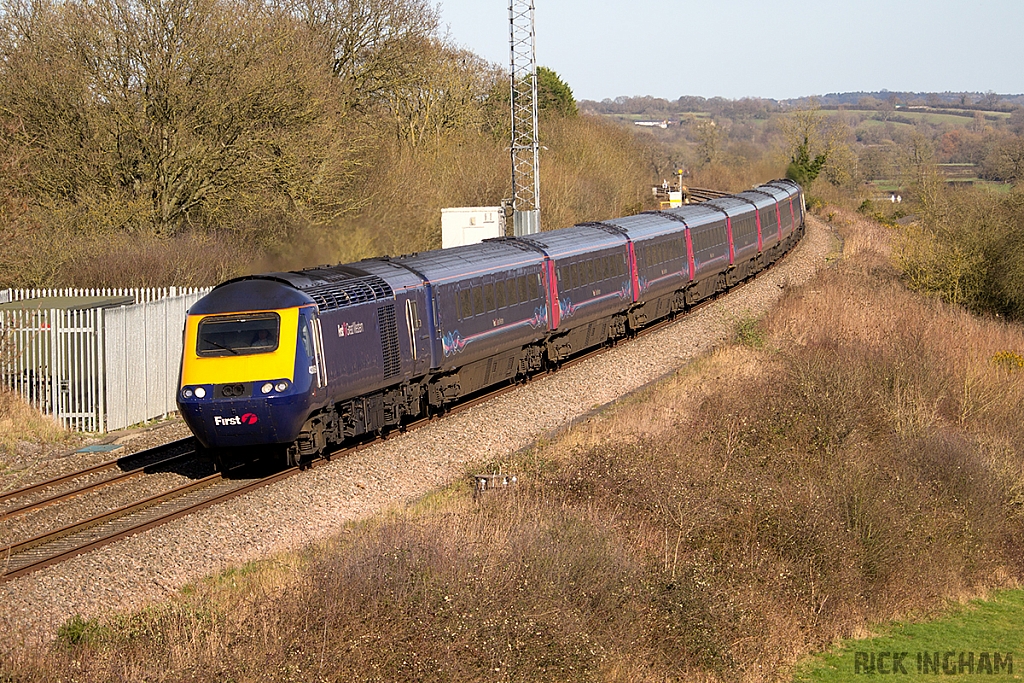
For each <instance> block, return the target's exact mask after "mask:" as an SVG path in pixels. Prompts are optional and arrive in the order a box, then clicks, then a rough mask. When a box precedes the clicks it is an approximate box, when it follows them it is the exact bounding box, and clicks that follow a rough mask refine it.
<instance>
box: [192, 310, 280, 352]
mask: <svg viewBox="0 0 1024 683" xmlns="http://www.w3.org/2000/svg"><path fill="white" fill-rule="evenodd" d="M280 332H281V317H280V316H279V315H278V314H277V313H252V314H248V315H246V314H243V315H221V316H211V317H207V318H203V319H202V320H201V321H200V322H199V333H198V338H197V340H196V354H198V355H200V356H207V357H215V356H247V355H252V354H256V353H270V352H271V351H275V350H277V345H278V341H279V337H280Z"/></svg>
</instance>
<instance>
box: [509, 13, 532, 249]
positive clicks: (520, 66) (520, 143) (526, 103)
mask: <svg viewBox="0 0 1024 683" xmlns="http://www.w3.org/2000/svg"><path fill="white" fill-rule="evenodd" d="M508 18H509V44H510V48H511V49H510V52H511V61H512V73H511V80H512V83H511V86H512V92H511V94H512V226H513V233H514V234H515V235H516V236H517V237H519V236H522V235H532V234H533V233H537V232H540V155H539V150H540V143H539V141H538V137H537V50H536V42H537V35H536V32H535V31H534V19H533V0H509V3H508Z"/></svg>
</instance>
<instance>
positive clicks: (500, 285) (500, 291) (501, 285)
mask: <svg viewBox="0 0 1024 683" xmlns="http://www.w3.org/2000/svg"><path fill="white" fill-rule="evenodd" d="M494 289H495V294H496V295H497V299H498V308H505V281H504V280H498V281H497V282H495V283H494Z"/></svg>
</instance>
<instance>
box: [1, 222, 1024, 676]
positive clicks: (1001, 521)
mask: <svg viewBox="0 0 1024 683" xmlns="http://www.w3.org/2000/svg"><path fill="white" fill-rule="evenodd" d="M833 222H834V224H835V225H836V226H838V227H839V229H840V230H841V232H842V234H843V236H844V237H845V238H846V247H847V250H846V252H845V257H844V258H843V259H841V260H839V261H838V262H837V263H836V265H835V267H834V268H831V269H829V270H828V271H827V272H825V273H823V274H822V275H820V276H819V277H818V278H816V279H815V280H813V281H812V282H811V283H810V284H809V285H807V286H805V287H800V288H794V289H792V290H788V292H787V294H786V296H785V298H784V300H783V302H782V303H781V305H780V306H778V307H777V309H776V310H775V311H773V312H772V313H771V314H770V315H769V316H768V317H767V318H766V319H765V320H764V321H762V322H761V323H760V328H759V332H760V334H761V335H762V337H763V339H764V344H763V345H762V346H761V348H752V347H750V346H742V345H736V346H731V347H727V348H724V349H721V350H719V351H717V352H715V353H714V354H712V355H710V356H708V357H706V358H705V359H703V360H702V361H701V362H699V363H697V364H694V365H692V366H691V367H689V368H687V369H685V370H684V371H682V372H681V373H679V374H678V375H677V376H676V377H675V378H673V379H671V380H669V381H666V382H663V383H661V384H660V385H659V386H657V387H655V388H653V389H651V390H650V391H648V392H646V393H644V394H641V395H637V396H634V397H632V398H630V399H628V400H627V401H625V402H624V403H623V404H622V405H620V406H617V407H616V408H614V409H612V410H610V411H608V412H607V414H605V415H603V416H601V417H600V418H597V419H594V420H592V421H590V422H589V423H586V424H583V425H580V426H577V427H576V428H574V429H573V430H572V431H571V432H570V433H568V434H567V435H565V436H564V437H563V438H560V439H558V440H557V441H556V442H554V443H551V444H546V445H542V446H539V447H538V448H536V449H535V450H533V451H532V452H530V453H526V454H523V455H521V456H518V457H517V458H516V459H515V461H514V462H507V463H503V465H504V466H506V467H507V468H514V469H515V471H517V472H518V473H519V475H520V481H521V483H520V484H519V486H518V488H517V489H514V490H512V491H509V492H507V493H506V494H504V495H502V494H494V495H488V496H485V497H484V498H483V499H482V500H480V501H479V502H474V501H473V499H472V497H471V495H470V493H469V490H468V487H467V486H456V487H454V488H452V489H449V490H446V491H441V492H439V493H437V494H435V495H434V496H432V497H429V498H427V499H426V500H424V501H422V502H421V503H419V504H418V505H416V506H414V507H412V508H409V509H405V510H403V511H400V512H395V513H393V514H391V515H389V516H385V517H382V518H380V519H376V520H374V521H372V522H370V523H367V524H364V525H361V526H357V527H353V528H352V529H351V530H350V531H349V532H348V533H346V534H343V535H341V536H340V537H339V538H338V539H336V540H335V541H334V542H332V543H331V544H329V545H327V546H325V547H320V548H314V549H310V550H308V551H307V552H305V553H304V554H302V555H301V556H297V557H289V558H285V559H283V560H281V561H279V562H278V563H267V564H265V565H258V566H252V567H246V568H244V569H243V570H240V571H237V572H233V573H229V574H226V575H224V576H221V577H218V578H216V579H213V580H211V581H210V582H208V583H205V584H203V585H200V586H197V587H194V588H191V589H189V590H188V591H186V592H185V593H184V594H183V595H182V596H181V597H179V598H177V599H175V600H172V601H169V602H167V603H165V604H162V605H159V606H157V607H155V608H153V609H151V610H148V611H145V612H142V613H139V614H136V615H130V616H126V617H122V618H119V619H115V620H112V621H110V622H109V623H105V624H102V625H101V624H95V625H93V626H92V627H90V626H89V625H88V624H85V625H83V624H76V625H75V630H74V632H75V633H81V634H84V635H82V636H81V637H75V638H70V637H68V636H66V637H64V638H63V639H61V640H60V641H58V645H57V646H56V647H55V648H54V649H53V650H52V651H51V652H48V653H20V654H19V655H17V659H11V660H9V661H8V662H7V663H6V666H7V668H8V670H9V671H10V672H11V676H13V677H14V678H15V679H16V680H25V681H30V680H50V679H57V678H74V679H75V680H82V681H101V680H182V679H186V678H188V679H195V680H207V681H214V680H226V679H230V680H237V681H255V680H280V681H285V680H354V681H355V680H365V681H413V680H416V681H440V680H472V681H495V680H497V681H501V680H528V681H550V680H581V681H582V680H587V681H589V680H601V681H668V680H706V681H773V680H779V679H781V678H785V677H786V676H787V675H788V672H789V668H790V667H791V665H792V664H793V663H794V662H795V661H796V659H797V658H798V657H799V656H801V655H802V654H804V653H806V652H808V651H809V650H811V649H815V648H819V647H821V646H822V645H825V644H827V643H830V642H832V641H833V640H835V639H837V638H839V637H841V636H845V635H850V634H855V633H859V632H863V631H864V629H866V628H867V627H868V625H869V624H871V623H873V622H876V621H879V620H884V619H889V618H892V617H906V616H915V615H917V616H920V615H924V614H928V613H931V612H933V611H935V610H937V609H940V608H941V607H942V606H943V605H944V604H945V601H947V600H950V599H961V598H963V597H966V596H972V595H977V594H980V593H982V592H983V591H985V590H986V589H989V588H993V587H999V586H1006V585H1010V584H1013V583H1014V582H1016V581H1018V580H1019V579H1020V578H1021V576H1022V573H1024V561H1022V560H1021V558H1022V557H1024V544H1022V541H1021V539H1022V538H1024V534H1022V532H1024V514H1022V507H1024V460H1022V458H1021V455H1020V454H1021V453H1022V452H1024V448H1022V446H1024V443H1022V440H1024V436H1021V434H1020V430H1019V429H1018V428H1017V425H1018V422H1019V418H1018V416H1017V414H1016V413H1017V408H1018V406H1019V405H1021V404H1022V403H1024V370H1021V369H1020V368H1019V367H1017V365H1016V364H1015V363H1014V362H1013V360H1014V359H1015V358H1017V357H1020V356H1021V354H1022V353H1024V332H1022V330H1021V329H1020V328H1019V327H1014V326H1011V325H1007V324H1004V323H1002V322H998V321H990V320H979V319H977V318H972V317H971V316H969V315H967V314H965V313H963V312H962V311H960V310H959V309H955V308H952V307H949V306H947V305H944V304H941V303H938V302H936V301H933V300H929V299H922V298H920V297H918V296H916V295H912V294H910V293H908V292H907V291H906V290H905V289H904V288H903V287H902V286H901V285H900V282H899V280H898V277H897V275H896V273H895V272H894V271H893V270H892V268H891V266H890V257H889V254H888V246H887V245H888V241H887V238H886V234H885V232H884V230H883V229H882V228H880V227H878V226H877V225H875V224H873V223H869V222H867V221H864V220H862V219H860V218H858V217H856V216H855V215H854V214H849V213H846V212H844V211H841V210H837V211H836V212H835V214H834V216H833ZM69 632H70V629H69ZM70 640H75V641H76V642H77V644H75V645H69V641H70Z"/></svg>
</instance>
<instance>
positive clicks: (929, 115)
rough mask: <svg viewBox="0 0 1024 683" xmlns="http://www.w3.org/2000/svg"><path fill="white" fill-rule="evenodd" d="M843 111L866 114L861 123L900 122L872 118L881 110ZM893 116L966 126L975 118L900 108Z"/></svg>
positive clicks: (987, 114)
mask: <svg viewBox="0 0 1024 683" xmlns="http://www.w3.org/2000/svg"><path fill="white" fill-rule="evenodd" d="M843 113H847V114H862V115H864V116H866V117H867V119H866V120H865V121H864V122H863V123H861V124H860V125H872V124H874V125H880V126H883V125H885V124H886V123H894V124H897V125H899V124H900V122H899V121H877V120H875V119H873V118H871V117H873V116H875V115H876V114H878V113H879V112H877V111H874V110H865V109H844V110H843ZM980 113H981V114H984V116H985V118H986V120H992V118H998V119H1008V118H1010V115H1009V114H1007V113H1005V112H998V111H983V112H980ZM892 116H893V118H902V119H910V120H912V121H914V122H915V123H919V122H924V123H930V124H940V123H945V124H948V125H951V126H966V125H968V124H969V123H970V122H971V121H972V120H973V117H971V116H956V115H955V114H936V113H933V112H925V111H906V110H904V109H900V110H898V111H896V112H893V114H892ZM903 125H910V124H905V123H904V124H903Z"/></svg>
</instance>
